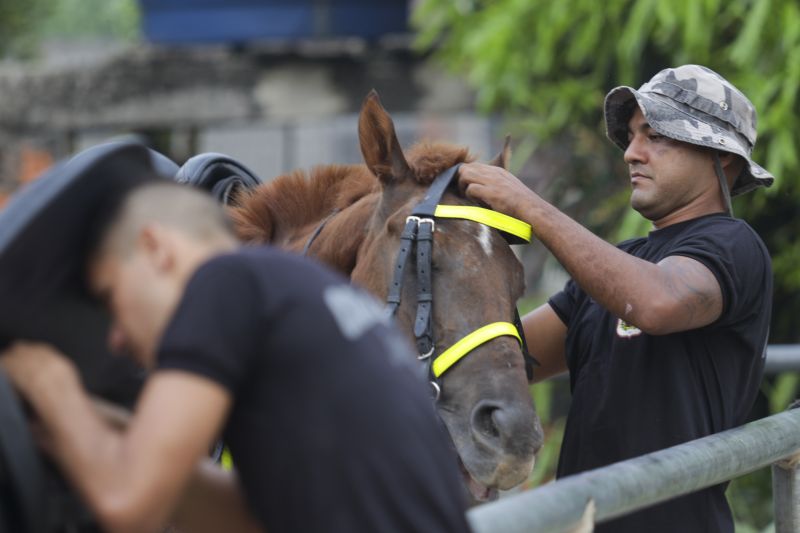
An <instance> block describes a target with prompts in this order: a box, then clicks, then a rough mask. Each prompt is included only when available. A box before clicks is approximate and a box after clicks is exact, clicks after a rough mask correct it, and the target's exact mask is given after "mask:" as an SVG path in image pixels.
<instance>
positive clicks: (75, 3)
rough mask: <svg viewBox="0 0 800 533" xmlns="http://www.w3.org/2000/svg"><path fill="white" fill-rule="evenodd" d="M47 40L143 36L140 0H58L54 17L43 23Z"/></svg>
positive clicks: (127, 38)
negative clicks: (141, 34)
mask: <svg viewBox="0 0 800 533" xmlns="http://www.w3.org/2000/svg"><path fill="white" fill-rule="evenodd" d="M42 33H43V34H44V35H45V36H47V37H53V38H60V39H65V38H66V39H75V38H86V37H101V38H113V39H120V40H132V39H135V38H137V37H138V35H139V4H138V3H137V2H136V0H56V1H55V2H54V4H53V8H52V12H51V14H50V16H49V17H48V18H47V19H45V20H43V21H42Z"/></svg>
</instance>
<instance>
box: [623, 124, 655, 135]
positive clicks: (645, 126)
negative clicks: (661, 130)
mask: <svg viewBox="0 0 800 533" xmlns="http://www.w3.org/2000/svg"><path fill="white" fill-rule="evenodd" d="M636 129H637V130H639V131H641V132H647V131H648V130H651V129H653V128H652V127H651V126H650V123H649V122H642V123H641V124H639V126H637V128H636ZM627 130H628V134H631V133H633V130H631V126H630V124H629V125H628V128H627Z"/></svg>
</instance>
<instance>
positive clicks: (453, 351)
mask: <svg viewBox="0 0 800 533" xmlns="http://www.w3.org/2000/svg"><path fill="white" fill-rule="evenodd" d="M504 335H508V336H511V337H516V339H517V340H518V341H519V343H520V345H522V339H521V338H520V336H519V333H518V332H517V327H516V326H515V325H514V324H512V323H511V322H494V323H492V324H489V325H486V326H483V327H482V328H479V329H476V330H475V331H473V332H472V333H470V334H469V335H467V336H466V337H464V338H462V339H461V340H459V341H458V342H457V343H455V344H453V345H452V346H450V347H449V348H448V349H447V350H445V351H444V352H442V353H441V355H439V357H437V358H436V359H435V360H434V361H433V375H434V376H436V377H437V378H438V377H439V376H441V375H442V374H444V373H445V372H446V371H447V369H448V368H450V367H451V366H453V365H454V364H456V363H457V362H458V361H459V360H460V359H461V358H463V357H464V356H465V355H467V354H468V353H469V352H471V351H472V350H474V349H475V348H477V347H478V346H480V345H481V344H484V343H486V342H489V341H490V340H492V339H495V338H497V337H502V336H504Z"/></svg>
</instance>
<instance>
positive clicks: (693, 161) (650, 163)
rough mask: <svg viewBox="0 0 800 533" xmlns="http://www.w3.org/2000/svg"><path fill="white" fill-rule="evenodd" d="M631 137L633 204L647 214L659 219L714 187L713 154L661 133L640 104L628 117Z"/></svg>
mask: <svg viewBox="0 0 800 533" xmlns="http://www.w3.org/2000/svg"><path fill="white" fill-rule="evenodd" d="M628 140H629V141H630V144H629V145H628V148H627V149H626V150H625V162H626V163H627V164H628V167H629V169H630V176H631V188H632V192H631V207H633V208H634V209H635V210H637V211H638V212H639V213H641V214H642V216H644V217H645V218H647V219H649V220H652V221H653V222H658V221H659V220H661V219H663V218H664V217H666V216H667V215H670V214H672V213H675V212H678V211H680V210H681V209H683V208H686V207H687V206H690V205H691V204H692V203H693V202H696V201H697V200H698V198H700V196H701V195H702V194H703V193H706V192H707V191H708V188H709V187H714V184H715V183H716V181H715V179H716V178H715V174H714V167H713V159H712V156H711V154H710V153H709V152H708V151H707V150H703V149H702V148H700V147H698V146H695V145H693V144H689V143H684V142H681V141H676V140H674V139H670V138H669V137H664V136H663V135H661V134H659V133H658V132H657V131H655V130H654V129H652V128H651V127H650V125H649V124H648V123H647V120H646V119H645V117H644V115H643V114H642V111H641V109H639V108H638V107H637V108H636V110H635V111H634V113H633V116H631V119H630V120H629V121H628Z"/></svg>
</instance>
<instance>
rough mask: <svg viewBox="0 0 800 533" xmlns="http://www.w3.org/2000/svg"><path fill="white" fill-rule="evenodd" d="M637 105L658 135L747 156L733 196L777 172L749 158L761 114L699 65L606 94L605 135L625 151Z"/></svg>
mask: <svg viewBox="0 0 800 533" xmlns="http://www.w3.org/2000/svg"><path fill="white" fill-rule="evenodd" d="M634 102H635V103H637V104H639V107H640V108H641V110H642V113H643V114H644V117H645V118H646V119H647V122H648V123H649V124H650V127H652V128H653V129H654V130H655V131H657V132H658V133H660V134H661V135H664V136H666V137H669V138H671V139H676V140H679V141H683V142H687V143H691V144H695V145H700V146H707V147H709V148H714V149H716V150H721V151H724V152H730V153H733V154H737V155H740V156H742V157H743V158H744V159H745V161H747V165H746V166H745V168H744V170H743V171H742V174H741V175H740V176H739V177H738V178H737V180H736V182H735V183H734V184H733V187H732V188H731V195H732V196H736V195H738V194H742V193H746V192H748V191H751V190H753V189H755V188H756V187H759V186H764V187H769V186H770V185H772V182H773V181H774V179H775V178H774V177H773V176H772V174H770V173H769V172H767V170H766V169H764V168H763V167H761V166H760V165H758V164H757V163H755V162H754V161H753V160H752V159H751V158H750V155H751V154H752V152H753V146H754V145H755V143H756V110H755V107H753V104H752V103H751V102H750V100H748V99H747V97H746V96H745V95H744V94H742V93H741V92H740V91H739V90H738V89H737V88H736V87H734V86H733V85H732V84H731V83H730V82H728V81H727V80H726V79H725V78H723V77H722V76H720V75H719V74H717V73H716V72H714V71H713V70H711V69H708V68H706V67H703V66H699V65H683V66H680V67H677V68H668V69H664V70H662V71H661V72H659V73H658V74H656V75H655V76H653V78H652V79H651V80H650V81H648V82H647V83H645V84H644V85H642V86H641V87H639V90H638V91H637V90H635V89H633V88H631V87H624V86H623V87H616V88H615V89H612V90H611V92H609V93H608V95H607V96H606V101H605V109H604V111H605V119H606V135H608V138H609V139H611V140H612V141H613V142H614V144H616V145H617V146H619V147H620V148H622V149H623V150H625V149H626V148H627V147H628V120H629V119H630V117H631V114H632V112H633V109H634V108H635V106H634Z"/></svg>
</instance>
